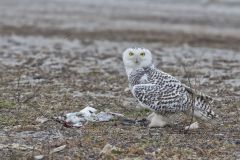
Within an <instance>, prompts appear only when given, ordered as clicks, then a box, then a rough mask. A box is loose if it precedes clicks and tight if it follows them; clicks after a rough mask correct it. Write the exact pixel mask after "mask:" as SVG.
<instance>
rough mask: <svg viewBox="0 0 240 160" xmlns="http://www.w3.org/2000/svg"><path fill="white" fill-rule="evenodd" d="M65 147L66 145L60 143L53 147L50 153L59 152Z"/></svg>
mask: <svg viewBox="0 0 240 160" xmlns="http://www.w3.org/2000/svg"><path fill="white" fill-rule="evenodd" d="M65 148H66V145H62V146H60V147H57V148H54V149H53V150H51V151H50V154H53V153H56V152H60V151H62V150H64V149H65Z"/></svg>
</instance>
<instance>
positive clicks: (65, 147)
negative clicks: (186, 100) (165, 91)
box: [0, 0, 240, 159]
mask: <svg viewBox="0 0 240 160" xmlns="http://www.w3.org/2000/svg"><path fill="white" fill-rule="evenodd" d="M104 2H105V1H104ZM151 2H155V3H156V4H157V5H154V3H147V1H144V0H141V1H132V2H129V3H127V1H121V2H118V3H115V1H114V3H113V0H108V1H107V2H105V3H103V1H95V0H94V1H91V2H88V1H81V0H79V1H75V0H71V1H69V2H66V1H63V0H52V1H51V2H48V1H45V0H42V1H30V0H22V1H21V2H20V1H18V0H11V1H8V0H2V1H0V128H1V130H0V155H1V157H2V159H33V158H34V156H37V155H43V156H44V159H63V157H64V158H65V159H239V158H240V150H239V144H240V136H239V132H240V126H239V122H240V121H239V120H240V118H239V117H240V115H239V111H240V107H239V105H240V100H239V99H240V50H239V42H240V37H239V35H240V34H238V33H239V32H240V31H239V29H238V26H239V25H240V24H239V20H238V16H239V14H240V12H239V8H240V3H239V2H238V1H234V0H231V1H225V0H222V1H220V0H219V1H217V0H216V1H198V2H197V1H196V2H195V1H194V2H192V1H187V0H184V1H182V3H179V2H178V3H177V1H174V0H172V1H163V0H161V1H153V0H152V1H151ZM176 3H177V5H176ZM57 4H59V5H57ZM160 4H161V5H160ZM173 4H175V5H173ZM133 6H135V8H134V7H133ZM136 8H137V9H138V10H136ZM193 11H194V14H191V15H189V12H193ZM77 15H78V16H77ZM131 46H142V47H146V48H149V49H150V50H151V51H152V52H153V54H154V63H155V65H156V66H157V67H158V68H160V69H162V70H163V71H165V72H168V73H170V74H172V75H174V76H176V77H177V78H178V79H180V80H181V81H182V82H184V83H185V84H187V85H190V84H189V81H190V83H191V85H192V87H194V88H195V89H198V90H200V91H202V92H204V93H206V94H208V95H211V96H212V97H213V98H215V99H216V100H217V101H216V102H215V105H214V110H215V111H216V112H217V113H218V114H219V116H220V118H219V119H218V120H216V121H214V122H201V121H200V122H199V123H200V128H199V129H197V130H193V131H184V127H185V126H186V125H188V124H189V123H190V122H191V117H182V118H181V120H179V122H178V123H177V124H173V125H171V126H167V127H165V128H155V129H150V130H148V128H147V127H146V126H140V125H131V124H129V125H123V124H122V123H120V121H118V120H114V121H110V122H104V123H88V124H87V125H85V126H84V127H82V128H80V129H77V128H66V127H64V126H63V125H62V124H60V123H58V122H56V121H55V120H54V119H53V118H54V117H55V116H59V115H61V114H64V113H68V112H74V111H79V110H81V109H83V108H84V107H86V106H91V107H94V108H96V109H98V110H99V111H104V110H110V111H113V112H118V113H122V114H124V115H125V116H126V117H128V118H132V119H134V118H136V117H138V119H141V118H144V117H146V116H147V115H148V114H150V112H149V111H146V110H137V109H136V103H135V101H134V99H133V97H132V95H131V94H130V93H129V92H128V91H126V88H127V86H128V84H127V78H126V75H125V71H124V68H123V63H122V59H121V53H122V52H123V50H124V49H125V48H127V47H131ZM39 117H40V118H47V119H48V121H46V122H44V123H41V122H39V121H36V119H37V118H39ZM149 133H150V134H149ZM106 144H110V145H112V146H114V147H113V149H112V150H111V151H110V152H108V153H105V154H103V153H102V154H101V151H102V149H103V148H104V146H105V145H106ZM58 147H60V148H58ZM35 158H38V157H35Z"/></svg>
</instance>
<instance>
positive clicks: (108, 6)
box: [0, 0, 240, 47]
mask: <svg viewBox="0 0 240 160" xmlns="http://www.w3.org/2000/svg"><path fill="white" fill-rule="evenodd" d="M239 17H240V2H239V1H238V0H181V1H179V0H150V1H149V0H133V1H128V0H122V1H117V0H90V1H88V0H68V1H65V0H51V1H49V0H20V1H19V0H1V1H0V34H3V35H4V34H17V35H42V36H67V37H68V38H78V39H83V38H89V39H91V38H93V39H116V40H136V41H163V42H168V43H177V42H183V43H185V42H186V43H192V44H196V45H198V44H199V45H200V44H202V43H204V44H208V43H215V44H216V43H221V44H222V43H227V44H228V45H229V46H232V47H235V44H233V43H234V42H235V41H234V40H237V42H239V38H240V31H239V27H240V21H239ZM222 45H224V44H222ZM237 46H238V45H237ZM237 46H236V47H237Z"/></svg>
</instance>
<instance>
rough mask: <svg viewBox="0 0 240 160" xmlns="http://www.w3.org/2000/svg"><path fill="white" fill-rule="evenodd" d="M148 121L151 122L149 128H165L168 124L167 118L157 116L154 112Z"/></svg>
mask: <svg viewBox="0 0 240 160" xmlns="http://www.w3.org/2000/svg"><path fill="white" fill-rule="evenodd" d="M147 119H148V120H149V121H150V124H149V125H148V127H149V128H155V127H164V126H166V125H167V124H168V120H167V118H166V117H163V116H162V115H159V114H156V113H154V112H153V113H152V114H150V115H149V116H148V117H147Z"/></svg>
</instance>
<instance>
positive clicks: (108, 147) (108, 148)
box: [100, 144, 116, 154]
mask: <svg viewBox="0 0 240 160" xmlns="http://www.w3.org/2000/svg"><path fill="white" fill-rule="evenodd" d="M115 148H116V147H115V146H112V145H111V144H106V145H105V146H104V147H103V149H102V151H101V152H100V154H109V153H111V151H112V150H113V149H115Z"/></svg>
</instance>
